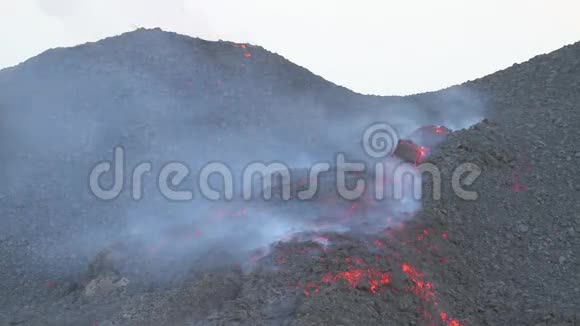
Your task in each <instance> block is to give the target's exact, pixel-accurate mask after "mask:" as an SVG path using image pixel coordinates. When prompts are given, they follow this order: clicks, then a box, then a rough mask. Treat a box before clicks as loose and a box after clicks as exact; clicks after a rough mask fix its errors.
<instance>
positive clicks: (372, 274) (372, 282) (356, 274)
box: [322, 267, 391, 293]
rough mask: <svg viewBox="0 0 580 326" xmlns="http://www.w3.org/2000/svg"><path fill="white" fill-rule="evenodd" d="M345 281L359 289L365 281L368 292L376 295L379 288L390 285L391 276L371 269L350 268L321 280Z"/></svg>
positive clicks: (328, 281) (329, 274)
mask: <svg viewBox="0 0 580 326" xmlns="http://www.w3.org/2000/svg"><path fill="white" fill-rule="evenodd" d="M341 279H342V280H344V281H346V282H347V283H348V284H349V285H350V286H352V287H353V288H359V287H361V283H362V282H364V281H366V282H367V284H368V289H369V291H371V292H373V293H377V292H378V291H379V289H380V288H381V286H385V285H387V284H389V283H391V274H389V273H385V272H380V271H376V270H372V269H362V268H358V269H357V268H354V269H353V268H352V267H351V269H349V270H347V271H344V272H337V273H328V274H326V275H324V277H323V278H322V282H324V283H331V282H335V281H338V280H341Z"/></svg>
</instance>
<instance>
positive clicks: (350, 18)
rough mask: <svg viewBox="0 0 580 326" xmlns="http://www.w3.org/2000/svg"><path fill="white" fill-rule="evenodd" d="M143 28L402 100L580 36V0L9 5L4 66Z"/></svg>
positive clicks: (29, 0) (12, 0)
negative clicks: (268, 58) (248, 49)
mask: <svg viewBox="0 0 580 326" xmlns="http://www.w3.org/2000/svg"><path fill="white" fill-rule="evenodd" d="M136 27H161V28H162V29H164V30H170V31H175V32H178V33H181V34H187V35H192V36H198V37H201V38H204V39H210V40H218V39H223V40H229V41H236V42H248V43H252V44H257V45H261V46H263V47H265V48H267V49H269V50H271V51H274V52H277V53H279V54H281V55H283V56H284V57H286V58H288V59H289V60H291V61H293V62H294V63H297V64H299V65H301V66H304V67H306V68H307V69H309V70H311V71H313V72H314V73H316V74H318V75H321V76H323V77H324V78H326V79H328V80H331V81H333V82H335V83H337V84H340V85H343V86H346V87H349V88H351V89H353V90H355V91H358V92H362V93H365V94H379V95H402V94H412V93H418V92H424V91H431V90H437V89H440V88H444V87H447V86H451V85H453V84H458V83H461V82H464V81H467V80H471V79H474V78H478V77H482V76H484V75H486V74H489V73H492V72H494V71H497V70H499V69H503V68H506V67H509V66H511V65H512V64H513V63H516V62H522V61H525V60H527V59H529V58H531V57H533V56H535V55H537V54H541V53H546V52H549V51H553V50H556V49H558V48H560V47H562V46H564V45H566V44H570V43H574V42H576V41H580V1H579V0H478V1H469V0H425V1H419V0H398V1H391V0H356V1H355V0H349V1H346V0H344V1H343V0H292V1H281V0H278V1H276V0H205V1H201V0H0V41H1V42H2V43H1V44H2V50H1V51H0V68H1V67H8V66H12V65H15V64H17V63H19V62H21V61H24V60H26V59H28V58H30V57H32V56H35V55H37V54H38V53H40V52H42V51H44V50H46V49H48V48H53V47H59V46H71V45H76V44H79V43H84V42H87V41H95V40H98V39H101V38H104V37H107V36H112V35H116V34H119V33H122V32H125V31H129V30H132V29H135V28H136Z"/></svg>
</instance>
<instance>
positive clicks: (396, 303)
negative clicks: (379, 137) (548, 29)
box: [0, 30, 580, 326]
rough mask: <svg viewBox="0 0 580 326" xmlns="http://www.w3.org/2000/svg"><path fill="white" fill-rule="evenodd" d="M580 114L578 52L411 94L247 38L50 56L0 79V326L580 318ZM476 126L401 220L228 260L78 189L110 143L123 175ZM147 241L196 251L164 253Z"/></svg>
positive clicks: (161, 207)
mask: <svg viewBox="0 0 580 326" xmlns="http://www.w3.org/2000/svg"><path fill="white" fill-rule="evenodd" d="M579 103H580V44H575V45H571V46H567V47H565V48H563V49H561V50H559V51H556V52H554V53H550V54H546V55H542V56H539V57H536V58H534V59H532V60H530V61H529V62H526V63H524V64H520V65H515V66H514V67H511V68H509V69H506V70H503V71H500V72H498V73H496V74H493V75H490V76H487V77H484V78H482V79H478V80H475V81H471V82H468V83H466V84H464V85H461V86H456V87H452V88H449V89H447V90H443V91H439V92H434V93H427V94H420V95H416V96H410V97H377V96H364V95H360V94H356V93H354V92H351V91H349V90H347V89H345V88H343V87H340V86H336V85H334V84H332V83H330V82H327V81H325V80H324V79H322V78H320V77H318V76H315V75H313V74H312V73H310V72H309V71H307V70H306V69H303V68H301V67H298V66H296V65H294V64H292V63H290V62H288V61H287V60H285V59H284V58H282V57H281V56H279V55H276V54H273V53H270V52H268V51H266V50H264V49H263V48H260V47H258V46H254V45H247V44H244V45H241V44H234V43H230V42H207V41H203V40H199V39H193V38H189V37H185V36H181V35H177V34H173V33H166V32H162V31H161V30H137V31H135V32H132V33H127V34H123V35H121V36H118V37H113V38H109V39H106V40H103V41H100V42H97V43H90V44H85V45H81V46H77V47H74V48H68V49H54V50H50V51H47V52H45V53H43V54H42V55H40V56H38V57H35V58H33V59H30V60H29V61H27V62H25V63H23V64H21V65H19V66H16V67H14V68H10V69H5V70H2V71H0V115H1V119H0V156H1V157H0V159H1V160H2V164H3V165H2V169H1V170H0V177H2V180H3V181H4V182H3V183H2V184H0V205H1V206H0V207H1V208H0V209H1V211H0V216H1V217H2V219H1V221H0V274H1V275H0V276H1V278H0V293H2V296H0V324H2V325H4V324H8V325H99V326H102V325H148V324H150V325H320V324H332V325H354V324H359V325H385V324H394V325H415V324H433V323H434V324H443V325H458V324H465V325H576V324H577V323H578V322H580V316H579V315H578V307H580V281H579V280H578V279H579V278H578V277H577V276H578V275H580V262H579V260H578V258H577V257H578V254H579V252H578V251H579V250H580V243H579V241H580V240H579V237H578V235H579V233H578V232H580V215H579V213H578V212H580V201H579V200H578V198H580V175H579V174H578V168H577V166H578V163H579V160H580V158H579V155H580V154H579V147H578V141H580V110H579V108H578V105H579ZM484 117H485V118H487V120H485V121H483V122H481V123H478V124H476V125H474V126H473V127H471V128H468V129H466V130H459V131H456V132H454V133H452V134H451V135H450V136H449V137H448V139H447V140H446V142H445V143H444V144H443V145H442V146H440V147H439V148H437V149H435V152H434V153H433V155H432V156H431V157H429V162H430V163H433V164H435V165H436V166H437V167H438V168H439V169H440V171H441V172H442V175H443V188H442V196H441V199H440V200H433V199H431V196H428V195H430V191H431V189H432V183H430V181H429V180H427V182H426V183H425V185H424V189H425V193H426V194H425V196H424V198H425V199H424V208H423V210H422V211H421V212H420V213H419V215H418V216H417V217H416V218H415V219H413V220H411V221H410V222H409V223H407V224H405V225H402V226H394V227H393V228H392V229H390V230H387V231H386V232H384V231H383V230H377V233H376V234H374V235H369V234H364V235H361V234H356V233H349V234H334V233H327V234H317V235H316V236H311V235H304V236H303V237H302V238H300V237H298V238H293V239H290V240H289V241H286V242H282V243H277V244H274V245H273V247H272V248H270V250H269V251H266V252H263V253H259V255H258V256H257V257H254V259H252V260H251V261H250V262H248V261H243V262H241V263H239V264H238V262H237V261H236V258H237V257H230V256H228V254H227V253H226V254H222V253H221V252H222V251H220V248H218V249H217V250H214V251H211V250H209V251H208V250H204V248H201V249H200V248H197V247H196V246H195V242H193V244H191V242H187V241H189V240H190V238H189V237H190V236H197V235H196V233H195V232H193V233H191V232H190V231H191V230H190V229H189V228H191V225H190V224H188V226H187V227H182V228H181V229H182V230H181V231H182V232H176V233H171V235H170V236H168V237H167V238H160V239H157V238H155V239H154V240H155V241H153V244H154V245H155V246H152V245H151V244H149V243H146V244H143V245H140V244H138V243H137V244H136V243H133V242H132V241H133V240H132V239H133V237H134V234H133V233H132V232H133V230H132V227H133V226H134V225H136V224H139V223H142V224H143V225H145V226H147V225H153V227H152V228H157V226H158V224H162V225H165V224H170V225H171V224H176V225H181V224H179V223H183V222H184V221H183V220H182V219H180V218H176V217H177V216H179V217H183V216H184V215H188V214H194V213H192V211H194V212H195V214H201V213H200V212H201V211H202V209H201V208H199V207H195V209H197V210H192V208H191V207H183V206H180V205H179V204H175V203H167V202H165V201H163V200H161V201H155V199H150V200H149V201H146V203H147V205H145V207H144V208H143V207H142V206H139V205H138V203H135V202H133V201H131V200H129V198H128V196H127V195H126V194H125V195H124V196H121V198H120V199H119V200H117V201H113V202H103V201H99V200H96V199H95V198H93V197H92V196H91V195H90V194H89V192H88V190H87V185H86V183H87V175H88V172H89V170H90V168H91V167H92V166H93V165H94V164H95V163H96V162H98V161H99V160H103V159H110V154H111V152H112V149H113V147H114V146H116V145H123V146H124V147H125V148H126V149H127V151H128V153H129V154H128V157H129V158H128V160H129V161H130V162H129V163H131V164H132V163H136V162H139V161H141V160H150V161H152V162H153V163H160V162H166V161H168V160H184V161H188V162H191V164H192V165H195V164H198V163H200V162H206V161H212V160H223V161H226V162H228V163H230V164H232V165H235V164H241V163H245V162H249V161H253V160H271V159H276V160H285V161H287V162H290V163H293V164H295V165H297V166H298V167H301V165H305V164H307V163H309V162H310V161H313V160H319V159H325V160H327V159H330V158H332V157H333V155H334V154H335V153H336V152H337V151H346V152H349V153H351V152H352V153H353V155H357V154H358V155H360V154H361V153H360V152H359V153H355V151H356V150H357V148H358V147H357V146H359V144H358V143H359V142H360V135H361V134H362V133H363V131H364V127H365V126H367V125H369V124H370V123H372V122H376V121H388V122H390V123H392V124H393V125H395V126H396V127H398V128H399V129H400V130H399V131H400V133H401V134H402V135H403V136H404V135H405V133H406V132H411V131H412V130H414V129H416V128H417V127H420V126H422V125H433V124H435V125H448V126H449V127H450V128H451V129H453V130H457V129H461V127H458V126H459V125H463V124H464V123H465V122H466V121H469V122H470V123H475V122H477V121H478V120H480V119H479V118H484ZM474 119H475V120H474ZM454 124H455V125H454ZM462 163H472V164H475V165H477V166H478V167H479V168H480V170H481V175H480V176H479V177H478V178H477V180H475V182H474V183H473V184H472V185H469V186H466V187H465V188H466V189H468V190H472V191H476V192H477V193H478V197H477V199H476V200H465V199H461V198H459V197H458V196H457V195H456V194H455V192H454V191H453V189H452V188H451V175H452V173H453V171H454V170H455V169H456V168H457V167H458V166H459V165H461V164H462ZM155 169H159V166H156V167H155ZM154 172H157V170H156V171H154ZM126 177H127V179H128V178H129V177H128V176H126ZM325 186H328V185H325ZM329 188H331V186H329ZM155 189H156V185H153V186H151V187H148V188H146V192H147V190H155ZM171 204H173V205H171ZM272 205H274V206H275V205H276V204H272ZM281 205H282V204H281ZM140 207H141V208H140ZM303 207H304V208H303ZM298 209H300V210H305V211H306V210H311V211H314V210H315V208H313V206H300V208H298ZM198 210H199V211H198ZM286 210H287V208H284V207H282V206H281V207H280V212H283V211H284V212H286ZM184 211H185V213H184ZM170 217H173V218H174V219H173V220H171V219H170ZM188 217H189V216H188ZM163 218H167V219H163ZM157 219H163V221H164V222H157V224H152V223H151V221H154V220H155V221H157ZM135 221H139V223H135ZM188 221H189V223H191V222H190V220H188ZM167 239H169V240H170V241H166V240H167ZM176 239H178V240H176ZM173 240H175V241H173ZM167 242H169V244H167ZM110 243H114V245H110ZM160 243H161V244H162V245H163V246H165V247H162V249H163V248H167V247H170V248H171V250H181V253H182V254H183V252H186V253H187V252H189V251H191V253H193V252H195V253H196V255H197V256H195V257H188V256H180V257H186V259H184V261H176V258H175V257H170V256H163V255H162V254H161V256H162V257H161V258H159V257H158V256H159V253H158V251H159V247H160V246H159V244H160ZM185 243H187V245H184V244H185ZM128 244H129V245H128ZM233 246H235V244H233ZM161 252H162V253H163V251H161ZM156 255H157V256H156ZM192 256H193V254H192ZM152 257H153V258H152ZM155 257H157V258H155ZM247 265H250V266H247ZM175 266H178V267H179V268H177V267H175ZM174 267H175V268H174ZM151 271H155V273H157V274H160V275H162V276H163V278H162V280H160V279H157V278H155V279H154V281H153V280H151V279H150V278H148V275H149V274H148V273H150V272H151ZM87 291H88V292H87ZM93 293H98V295H92V294H93Z"/></svg>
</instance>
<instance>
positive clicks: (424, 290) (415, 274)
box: [401, 263, 463, 326]
mask: <svg viewBox="0 0 580 326" xmlns="http://www.w3.org/2000/svg"><path fill="white" fill-rule="evenodd" d="M401 269H402V270H403V273H405V275H407V277H408V278H409V279H410V280H411V282H412V283H413V286H411V288H410V289H409V290H410V291H411V292H413V293H414V294H415V295H416V296H418V297H419V298H420V299H422V300H423V301H425V302H427V303H430V304H432V305H433V306H435V307H437V306H439V302H437V300H436V297H437V296H436V294H435V286H434V285H433V283H431V282H427V281H425V280H424V279H423V274H422V273H420V272H419V271H417V269H415V268H414V267H413V266H411V265H409V264H408V263H404V264H403V266H402V267H401ZM439 316H440V317H441V321H443V322H444V323H445V324H446V325H448V326H463V324H462V323H460V322H459V321H458V320H456V319H451V318H449V317H448V315H447V313H446V312H444V311H440V312H439Z"/></svg>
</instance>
